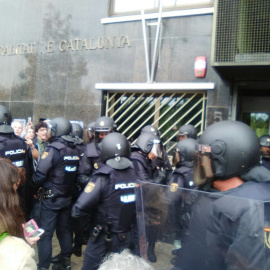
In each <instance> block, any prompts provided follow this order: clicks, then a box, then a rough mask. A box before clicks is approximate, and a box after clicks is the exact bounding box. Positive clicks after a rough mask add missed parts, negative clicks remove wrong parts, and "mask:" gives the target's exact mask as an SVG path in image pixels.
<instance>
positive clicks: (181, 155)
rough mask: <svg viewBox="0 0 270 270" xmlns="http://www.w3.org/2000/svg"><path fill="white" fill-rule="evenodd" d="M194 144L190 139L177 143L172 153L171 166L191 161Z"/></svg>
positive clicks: (194, 141) (195, 142)
mask: <svg viewBox="0 0 270 270" xmlns="http://www.w3.org/2000/svg"><path fill="white" fill-rule="evenodd" d="M196 144H197V141H196V140H194V139H190V138H188V139H185V140H181V141H179V142H178V143H177V144H176V147H175V149H174V152H173V165H174V166H177V165H179V164H181V163H182V162H191V161H193V159H194V152H195V146H196Z"/></svg>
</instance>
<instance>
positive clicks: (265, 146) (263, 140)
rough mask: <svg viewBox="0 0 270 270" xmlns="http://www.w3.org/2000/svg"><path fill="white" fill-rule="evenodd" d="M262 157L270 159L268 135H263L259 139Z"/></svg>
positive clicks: (269, 137)
mask: <svg viewBox="0 0 270 270" xmlns="http://www.w3.org/2000/svg"><path fill="white" fill-rule="evenodd" d="M259 141H260V147H261V153H262V157H263V158H266V159H270V135H263V136H261V137H260V139H259Z"/></svg>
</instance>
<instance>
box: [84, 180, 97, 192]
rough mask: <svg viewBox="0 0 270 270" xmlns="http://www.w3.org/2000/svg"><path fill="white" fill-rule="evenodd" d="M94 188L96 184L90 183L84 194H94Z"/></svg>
mask: <svg viewBox="0 0 270 270" xmlns="http://www.w3.org/2000/svg"><path fill="white" fill-rule="evenodd" d="M94 187H95V183H93V182H89V183H88V184H87V185H86V187H85V188H84V192H86V193H90V192H92V190H93V189H94Z"/></svg>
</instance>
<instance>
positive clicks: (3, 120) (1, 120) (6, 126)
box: [0, 105, 14, 133]
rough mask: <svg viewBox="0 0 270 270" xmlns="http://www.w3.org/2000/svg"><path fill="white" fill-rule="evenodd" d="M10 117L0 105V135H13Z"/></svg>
mask: <svg viewBox="0 0 270 270" xmlns="http://www.w3.org/2000/svg"><path fill="white" fill-rule="evenodd" d="M11 121H12V115H11V112H10V110H9V109H8V108H6V107H5V106H3V105H0V133H13V132H14V130H13V128H12V127H11V126H10V124H11Z"/></svg>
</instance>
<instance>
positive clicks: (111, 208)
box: [95, 165, 138, 233]
mask: <svg viewBox="0 0 270 270" xmlns="http://www.w3.org/2000/svg"><path fill="white" fill-rule="evenodd" d="M95 174H100V175H106V176H108V177H106V180H107V179H108V178H109V179H108V180H107V181H108V184H107V186H106V187H105V188H106V190H105V193H106V195H105V198H104V201H103V202H102V204H101V205H100V207H99V209H98V217H97V222H99V223H101V224H104V225H105V226H106V224H108V222H111V223H112V232H113V233H121V232H127V231H129V230H130V229H131V226H132V225H135V221H136V218H135V214H136V207H135V190H134V187H135V181H136V180H137V179H138V178H137V176H136V174H135V170H134V169H133V168H131V167H129V168H127V169H125V170H115V169H112V168H110V167H109V166H107V165H104V166H103V167H102V168H101V169H100V170H98V171H97V172H96V173H95Z"/></svg>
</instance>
